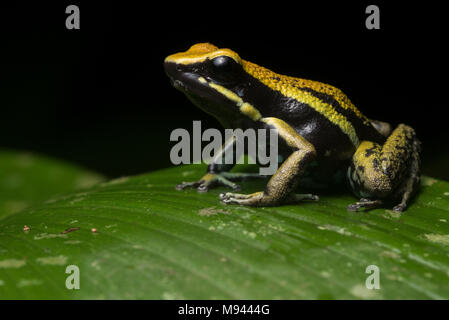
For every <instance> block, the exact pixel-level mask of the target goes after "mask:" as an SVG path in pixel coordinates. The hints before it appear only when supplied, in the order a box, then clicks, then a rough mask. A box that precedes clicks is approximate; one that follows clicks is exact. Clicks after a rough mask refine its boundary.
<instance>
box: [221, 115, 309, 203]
mask: <svg viewBox="0 0 449 320" xmlns="http://www.w3.org/2000/svg"><path fill="white" fill-rule="evenodd" d="M261 121H263V122H265V123H266V124H268V125H269V126H270V127H273V128H275V129H276V130H277V132H278V135H279V136H280V137H281V139H283V140H284V141H285V142H286V143H287V145H288V146H289V147H290V148H292V150H293V152H292V154H291V155H290V156H289V157H288V158H287V159H286V160H285V161H284V163H283V164H282V165H281V166H280V167H279V169H278V170H277V171H276V173H275V174H274V175H273V176H272V177H271V179H270V180H269V181H268V183H267V186H266V187H265V190H264V191H261V192H256V193H253V194H250V195H241V194H235V193H224V194H221V195H220V198H221V199H222V200H223V202H225V203H237V204H244V205H252V206H269V205H277V204H279V203H282V202H285V201H289V196H290V194H291V192H292V190H293V189H294V188H295V186H296V185H297V183H298V178H299V177H300V176H301V175H302V174H303V173H304V171H305V168H306V166H307V164H308V163H309V162H310V161H312V160H313V159H314V158H315V156H316V151H315V147H314V146H313V145H312V144H311V143H310V142H308V141H307V140H306V139H304V138H303V137H302V136H300V135H299V134H298V133H297V132H296V131H295V130H294V129H293V128H292V127H290V126H289V125H288V124H287V123H286V122H284V121H283V120H280V119H277V118H263V119H261ZM312 198H313V199H315V197H313V196H312Z"/></svg>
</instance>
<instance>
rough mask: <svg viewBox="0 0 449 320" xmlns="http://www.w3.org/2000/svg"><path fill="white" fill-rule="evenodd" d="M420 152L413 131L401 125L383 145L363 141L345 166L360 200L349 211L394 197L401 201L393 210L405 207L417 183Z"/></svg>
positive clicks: (376, 205)
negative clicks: (349, 162)
mask: <svg viewBox="0 0 449 320" xmlns="http://www.w3.org/2000/svg"><path fill="white" fill-rule="evenodd" d="M419 151H420V150H419V141H418V140H417V139H416V135H415V131H414V130H413V129H412V128H411V127H409V126H406V125H404V124H401V125H399V126H398V127H397V128H396V129H395V130H394V131H393V132H392V133H391V134H390V136H389V137H388V139H387V141H386V142H385V143H384V144H383V145H379V144H378V143H374V142H371V141H362V143H361V144H360V146H359V147H358V149H357V150H356V152H355V153H354V156H353V159H352V164H351V166H350V167H349V168H348V180H349V182H350V184H351V187H352V189H353V191H354V193H355V194H356V195H357V196H359V197H362V198H363V199H361V200H360V201H359V202H357V203H355V204H352V205H350V206H349V207H348V210H350V211H357V210H358V209H360V208H366V209H372V208H375V207H378V206H381V205H383V204H384V203H385V202H390V201H393V200H397V199H400V201H401V202H400V204H399V205H397V206H395V207H394V210H396V211H402V210H404V209H405V208H406V207H407V204H408V202H409V200H410V198H411V195H412V194H413V192H414V191H415V190H416V188H417V185H418V183H417V182H419Z"/></svg>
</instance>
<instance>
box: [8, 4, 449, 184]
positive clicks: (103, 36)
mask: <svg viewBox="0 0 449 320" xmlns="http://www.w3.org/2000/svg"><path fill="white" fill-rule="evenodd" d="M314 3H315V2H310V1H309V2H306V1H289V2H283V1H271V2H267V1H265V2H264V1H257V2H256V1H254V2H249V1H248V2H236V1H233V2H232V1H206V2H200V1H183V2H173V1H165V2H153V3H149V2H148V3H147V4H146V5H142V4H139V3H138V2H135V3H132V2H129V1H126V2H123V3H111V2H107V3H106V2H103V3H101V2H99V3H96V4H95V5H93V4H92V3H85V2H79V1H74V2H70V3H68V2H66V3H64V2H61V3H59V4H53V5H50V4H46V5H43V4H36V3H35V4H31V3H30V4H27V3H25V2H21V3H20V5H15V6H14V5H9V6H7V7H6V6H4V5H2V7H0V35H1V40H0V41H1V43H0V48H1V51H0V58H1V60H0V68H1V70H0V120H1V125H0V148H8V149H19V150H30V151H34V152H39V153H42V154H46V155H50V156H53V157H57V158H60V159H64V160H68V161H71V162H73V163H77V164H79V165H82V166H84V167H87V168H90V169H92V170H95V171H98V172H101V173H103V174H106V175H108V176H110V177H116V176H121V175H126V174H136V173H142V172H146V171H150V170H154V169H157V168H161V167H168V166H171V163H170V160H169V151H170V148H171V146H172V145H173V143H172V142H170V141H169V136H170V132H171V131H172V130H173V129H175V128H179V127H183V128H186V129H188V130H191V128H192V121H193V120H202V121H203V128H204V127H216V128H219V127H220V126H219V124H218V122H217V121H216V120H215V119H213V118H211V117H210V116H208V115H206V114H205V113H203V112H202V111H200V110H198V109H197V108H196V107H194V106H193V105H192V104H191V103H190V102H189V101H188V100H187V99H186V98H185V97H184V96H183V95H182V93H180V92H178V91H177V90H175V89H174V88H172V87H171V86H170V84H169V81H168V78H167V77H166V76H165V74H164V70H163V64H162V63H163V59H164V57H165V56H167V55H169V54H172V53H175V52H178V51H185V50H187V49H188V47H190V46H191V45H192V44H194V43H197V42H211V43H213V44H215V45H217V46H219V47H228V48H231V49H233V50H235V51H236V52H238V53H239V55H240V56H241V57H242V58H243V59H246V60H249V61H252V62H255V63H257V64H259V65H262V66H265V67H267V68H269V69H272V70H273V71H275V72H278V73H282V74H288V75H292V76H297V77H302V78H306V79H313V80H318V81H322V82H326V83H329V84H332V85H334V86H336V87H339V88H340V89H342V90H343V91H344V92H345V93H346V94H347V95H348V96H349V97H350V99H351V100H352V101H353V102H354V104H355V105H356V106H357V107H358V108H359V109H361V111H362V112H363V113H364V114H366V115H367V116H368V117H370V118H373V119H378V120H383V121H388V122H390V123H392V124H394V125H397V124H399V123H402V122H403V123H407V124H409V125H411V126H413V127H414V128H415V129H416V130H417V132H418V136H419V138H420V139H421V141H422V142H423V159H424V163H423V167H424V173H426V174H431V175H435V176H438V177H443V178H447V179H449V167H448V166H447V165H446V162H447V161H448V160H449V149H448V144H447V139H448V138H449V130H448V124H447V123H448V118H447V116H446V109H447V107H448V106H447V101H446V97H447V78H446V77H447V75H446V70H445V69H446V60H447V51H446V49H445V43H446V42H447V32H446V30H445V29H443V28H444V27H445V23H444V11H443V8H442V7H440V6H439V5H437V3H436V2H435V3H431V2H428V1H427V2H425V3H418V2H417V3H410V2H403V3H398V2H396V1H395V4H392V3H384V2H380V1H373V2H372V3H371V2H363V1H354V3H352V4H351V3H347V2H341V3H338V4H336V3H335V2H330V1H329V4H326V2H322V1H320V2H319V3H316V4H314ZM332 3H333V4H332ZM68 4H77V5H78V6H79V8H80V11H81V29H80V30H67V29H66V28H65V19H66V17H67V14H65V8H66V6H67V5H68ZM369 4H376V5H378V6H379V8H380V25H381V29H380V30H367V29H366V27H365V19H366V17H367V14H365V8H366V7H367V5H369Z"/></svg>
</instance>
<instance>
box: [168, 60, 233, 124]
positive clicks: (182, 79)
mask: <svg viewBox="0 0 449 320" xmlns="http://www.w3.org/2000/svg"><path fill="white" fill-rule="evenodd" d="M164 67H165V72H166V74H167V76H168V77H169V78H170V82H171V84H172V85H173V86H174V87H175V88H176V89H178V90H180V91H181V92H183V93H184V94H185V95H186V96H187V97H188V98H189V100H190V101H192V102H193V103H194V104H195V105H196V106H197V107H199V108H200V109H202V110H203V111H205V112H207V113H208V114H210V115H212V116H214V117H215V118H216V119H217V120H218V121H220V122H221V123H222V124H223V121H227V122H233V121H234V122H238V119H239V117H240V112H239V109H238V108H237V106H236V104H235V101H232V100H230V99H229V98H227V97H226V96H225V95H223V94H222V93H220V92H219V91H217V90H216V89H214V88H213V87H212V86H213V84H212V83H211V82H210V81H208V80H206V79H205V78H204V77H202V76H200V75H198V74H196V73H193V72H191V71H190V70H185V69H184V68H183V66H179V65H177V64H175V63H171V62H169V63H167V62H166V63H165V64H164ZM183 69H184V70H183Z"/></svg>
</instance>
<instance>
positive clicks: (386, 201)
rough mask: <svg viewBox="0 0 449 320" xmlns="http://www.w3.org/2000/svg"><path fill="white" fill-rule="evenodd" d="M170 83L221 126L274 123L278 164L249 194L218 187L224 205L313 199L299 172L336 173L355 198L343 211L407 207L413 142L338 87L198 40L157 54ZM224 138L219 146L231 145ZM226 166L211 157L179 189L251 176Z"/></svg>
mask: <svg viewBox="0 0 449 320" xmlns="http://www.w3.org/2000/svg"><path fill="white" fill-rule="evenodd" d="M164 68H165V72H166V74H167V75H168V77H169V78H170V80H171V82H172V84H173V85H174V87H176V88H177V89H179V90H181V91H182V92H183V93H184V94H185V95H186V96H187V97H188V98H189V99H190V100H191V101H192V102H193V103H194V104H195V105H196V106H198V107H199V108H201V109H202V110H204V111H205V112H207V113H209V114H211V115H212V116H214V117H215V118H216V119H217V120H218V121H219V122H220V123H221V124H222V125H223V126H224V127H225V128H242V129H247V128H254V129H267V130H268V129H275V130H276V132H277V134H278V139H279V150H280V151H279V153H280V155H281V156H283V159H284V160H283V162H282V164H281V165H280V167H279V168H278V169H277V171H276V172H275V174H274V175H272V176H271V177H270V179H269V181H268V182H267V184H266V187H265V190H263V191H260V192H255V193H252V194H241V193H234V192H225V193H221V194H220V195H219V198H220V199H221V201H222V202H223V203H225V204H240V205H248V206H278V205H281V204H285V203H292V202H297V201H300V200H307V199H308V200H318V196H316V195H314V194H298V193H295V189H296V187H297V186H298V183H299V182H300V180H302V179H303V178H304V179H305V177H310V176H311V177H313V178H316V180H317V181H325V180H326V178H328V177H332V176H334V174H335V173H336V172H343V173H346V177H345V176H344V174H343V179H344V180H346V181H347V182H349V186H350V188H351V189H352V191H353V193H354V194H355V195H356V197H358V198H359V199H360V200H359V201H358V202H355V203H353V204H350V205H349V206H348V210H349V211H357V210H359V209H362V208H363V209H365V210H367V209H372V208H377V207H385V206H389V205H391V206H392V207H393V210H395V211H399V212H401V211H403V210H405V209H406V208H407V205H408V204H409V202H410V200H411V198H412V195H413V194H414V192H415V191H416V190H417V188H418V186H419V181H420V155H419V154H420V142H419V140H418V139H417V137H416V134H415V131H414V129H413V128H411V127H410V126H408V125H405V124H399V125H398V126H397V127H396V128H394V129H393V128H392V127H391V126H390V125H389V124H388V123H386V122H382V121H377V120H372V119H369V118H367V117H366V116H365V115H363V114H362V113H361V112H360V111H359V110H358V109H357V108H356V107H355V106H354V105H353V104H352V103H351V101H350V100H349V98H348V97H347V96H346V95H345V94H344V93H343V92H342V91H341V90H340V89H338V88H335V87H333V86H331V85H327V84H324V83H321V82H317V81H312V80H305V79H301V78H295V77H290V76H285V75H281V74H277V73H275V72H273V71H271V70H268V69H266V68H264V67H261V66H259V65H257V64H254V63H252V62H249V61H246V60H243V59H242V58H240V56H239V55H238V54H237V53H236V52H235V51H232V50H230V49H224V48H218V47H216V46H214V45H212V44H210V43H198V44H195V45H193V46H191V47H190V48H189V49H188V50H187V51H185V52H179V53H175V54H172V55H169V56H168V57H166V58H165V60H164ZM234 144H235V139H229V140H228V141H226V142H225V144H224V145H223V147H222V149H221V151H220V152H224V150H226V149H228V148H230V147H233V145H234ZM232 167H233V165H232V164H224V163H222V161H220V162H218V161H214V160H212V162H210V164H209V165H208V168H207V172H206V174H205V175H204V176H203V177H202V178H201V179H200V180H198V181H194V182H183V183H181V184H179V185H177V186H176V188H177V189H178V190H181V189H184V188H188V187H191V188H197V189H198V191H208V190H209V189H210V188H211V187H213V186H216V185H224V186H227V187H230V188H232V189H234V190H233V191H236V190H238V189H239V186H238V185H237V184H236V183H235V181H238V180H244V179H246V178H251V177H254V176H257V175H256V174H255V173H252V174H251V173H247V174H245V173H231V172H229V171H230V170H231V169H232Z"/></svg>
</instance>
